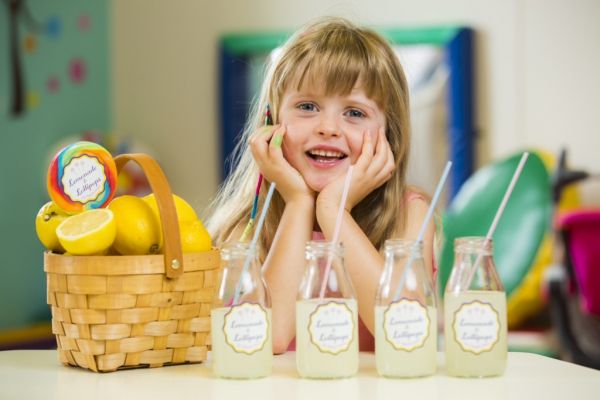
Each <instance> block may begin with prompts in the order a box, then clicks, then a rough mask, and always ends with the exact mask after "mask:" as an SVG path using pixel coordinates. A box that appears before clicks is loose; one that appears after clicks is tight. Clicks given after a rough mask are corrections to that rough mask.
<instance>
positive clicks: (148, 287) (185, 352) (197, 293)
mask: <svg viewBox="0 0 600 400" xmlns="http://www.w3.org/2000/svg"><path fill="white" fill-rule="evenodd" d="M130 160H133V161H135V162H136V163H138V164H139V165H140V166H141V167H142V170H143V171H144V173H145V175H146V177H147V179H148V182H149V183H150V187H151V188H152V191H153V192H154V194H155V196H156V199H157V202H158V208H159V211H160V214H161V220H162V230H163V237H164V254H160V255H146V256H65V255H59V254H54V253H51V252H46V253H45V255H44V271H45V272H46V274H47V283H48V304H49V305H50V307H51V309H52V332H53V333H54V334H55V336H56V344H57V347H58V353H59V358H60V361H61V362H62V363H64V364H69V365H74V366H80V367H82V368H88V369H91V370H93V371H97V372H98V371H101V372H108V371H115V370H117V369H125V368H139V367H160V366H163V365H172V364H182V363H188V362H201V361H203V360H205V359H206V353H207V348H208V345H209V344H210V342H209V341H210V317H209V314H210V305H211V301H212V296H213V292H214V288H215V286H216V282H217V275H218V270H219V267H220V257H219V251H218V250H217V249H213V250H211V251H208V252H204V253H190V254H185V255H183V258H182V252H181V242H180V238H179V227H178V224H177V214H176V211H175V205H174V203H173V199H172V195H171V189H170V188H169V185H168V182H167V180H166V178H165V175H164V174H163V172H162V170H161V169H160V167H159V166H158V164H157V163H156V162H155V161H154V160H153V159H152V158H150V157H149V156H147V155H144V154H129V155H121V156H118V157H116V158H115V162H116V164H117V169H118V170H119V171H120V170H121V169H122V168H123V166H124V165H125V163H127V162H128V161H130Z"/></svg>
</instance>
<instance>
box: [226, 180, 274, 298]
mask: <svg viewBox="0 0 600 400" xmlns="http://www.w3.org/2000/svg"><path fill="white" fill-rule="evenodd" d="M274 192H275V182H271V185H270V186H269V191H268V192H267V197H266V198H265V204H264V205H263V208H262V210H261V212H260V218H259V219H258V224H257V225H256V229H255V230H254V236H253V237H252V242H250V248H249V249H248V250H249V251H248V256H247V257H246V259H245V260H244V266H243V267H242V272H241V274H240V278H239V280H238V283H237V285H235V292H234V295H233V305H234V306H235V305H237V303H238V301H239V299H240V292H241V291H242V278H243V277H244V274H245V273H246V271H247V270H248V268H249V267H250V261H251V259H252V257H253V254H254V250H255V249H256V243H258V238H259V237H260V231H261V230H262V226H263V224H264V223H265V217H266V216H267V211H268V209H269V204H271V198H272V197H273V193H274Z"/></svg>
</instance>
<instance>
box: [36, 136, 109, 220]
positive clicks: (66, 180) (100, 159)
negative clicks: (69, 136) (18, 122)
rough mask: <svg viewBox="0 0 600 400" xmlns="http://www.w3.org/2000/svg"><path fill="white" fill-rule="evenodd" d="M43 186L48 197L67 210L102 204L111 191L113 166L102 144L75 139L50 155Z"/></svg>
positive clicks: (103, 205) (78, 209)
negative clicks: (46, 188) (54, 154)
mask: <svg viewBox="0 0 600 400" xmlns="http://www.w3.org/2000/svg"><path fill="white" fill-rule="evenodd" d="M47 186H48V194H49V195H50V198H51V199H52V200H53V201H54V202H55V203H56V205H58V206H59V207H60V208H62V209H63V210H65V211H67V212H72V213H76V212H80V211H83V210H89V209H92V208H101V207H106V206H107V205H108V203H109V202H110V200H111V199H112V198H113V196H114V195H115V191H116V186H117V167H116V166H115V162H114V160H113V158H112V156H111V154H110V153H109V152H108V151H107V150H106V149H105V148H104V147H102V146H100V145H99V144H96V143H92V142H85V141H82V142H76V143H73V144H71V145H69V146H67V147H65V148H64V149H62V150H61V151H59V152H58V153H57V154H56V156H54V159H53V160H52V162H51V163H50V168H49V169H48V182H47Z"/></svg>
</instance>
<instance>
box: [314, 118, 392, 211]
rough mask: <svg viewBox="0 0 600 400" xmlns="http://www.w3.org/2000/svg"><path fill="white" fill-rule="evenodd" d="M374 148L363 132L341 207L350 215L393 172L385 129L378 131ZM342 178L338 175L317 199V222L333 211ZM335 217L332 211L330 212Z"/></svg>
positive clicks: (337, 203) (335, 207)
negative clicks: (345, 196) (357, 155)
mask: <svg viewBox="0 0 600 400" xmlns="http://www.w3.org/2000/svg"><path fill="white" fill-rule="evenodd" d="M377 136H378V139H377V146H374V145H373V142H372V139H371V134H370V133H369V132H365V135H364V137H365V138H364V141H363V146H362V151H361V154H360V156H359V157H358V160H357V161H356V164H355V165H354V170H353V171H352V181H351V182H350V190H349V191H348V198H347V200H346V205H345V208H346V210H347V211H348V212H350V211H351V210H352V209H353V208H354V206H356V205H357V204H358V203H360V201H361V200H362V199H364V198H365V197H366V196H367V195H368V194H369V193H371V192H372V191H373V190H375V189H377V188H378V187H379V186H381V185H383V184H384V183H385V182H387V181H388V180H389V179H390V178H391V177H392V173H393V172H394V169H395V163H394V155H393V153H392V149H391V148H390V144H389V142H388V141H387V138H386V137H385V129H384V128H383V127H381V128H379V131H378V133H377ZM345 178H346V175H345V174H343V175H340V176H339V177H338V178H336V179H335V180H333V181H332V182H331V183H329V184H328V185H327V186H325V188H323V190H322V191H321V193H319V196H318V197H317V219H318V220H319V219H320V218H321V216H326V215H331V212H332V211H334V210H337V208H338V206H339V203H340V200H341V197H342V191H343V188H344V180H345ZM333 215H334V216H335V215H336V214H335V212H334V213H333Z"/></svg>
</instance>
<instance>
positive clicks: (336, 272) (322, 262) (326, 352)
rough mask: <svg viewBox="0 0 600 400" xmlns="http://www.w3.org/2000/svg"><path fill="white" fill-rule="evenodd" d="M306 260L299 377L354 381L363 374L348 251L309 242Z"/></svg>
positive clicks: (298, 313) (299, 304)
mask: <svg viewBox="0 0 600 400" xmlns="http://www.w3.org/2000/svg"><path fill="white" fill-rule="evenodd" d="M306 261H307V263H306V270H305V273H304V276H303V279H302V283H301V285H300V289H299V292H298V299H297V302H296V367H297V370H298V374H299V375H300V376H301V377H304V378H316V379H328V378H343V377H349V376H352V375H354V374H356V372H357V371H358V307H357V304H356V300H355V296H354V289H353V287H352V284H351V282H350V279H349V277H348V275H347V273H346V270H345V268H344V264H343V247H342V245H341V244H339V243H336V244H334V243H332V242H323V241H312V242H308V243H307V245H306ZM327 266H329V268H327ZM326 273H327V274H326ZM324 282H325V283H326V286H325V290H324V292H323V298H321V297H320V294H321V287H322V285H323V284H324Z"/></svg>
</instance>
